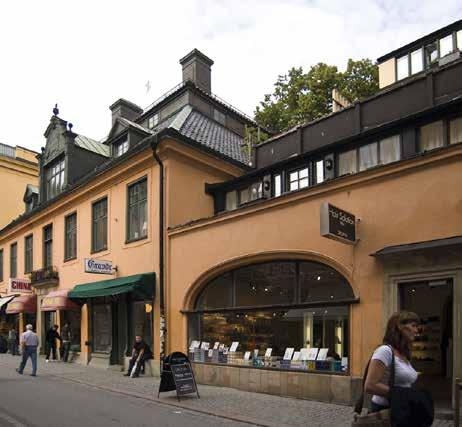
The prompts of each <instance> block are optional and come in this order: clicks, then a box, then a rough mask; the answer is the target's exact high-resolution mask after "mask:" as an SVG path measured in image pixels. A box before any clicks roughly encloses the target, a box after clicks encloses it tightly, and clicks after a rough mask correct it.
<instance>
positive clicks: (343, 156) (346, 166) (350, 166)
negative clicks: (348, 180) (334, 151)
mask: <svg viewBox="0 0 462 427" xmlns="http://www.w3.org/2000/svg"><path fill="white" fill-rule="evenodd" d="M338 163H339V166H338V174H339V176H342V175H346V174H349V173H356V172H357V165H356V150H350V151H346V152H345V153H340V154H339V156H338Z"/></svg>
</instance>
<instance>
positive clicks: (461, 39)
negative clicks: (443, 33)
mask: <svg viewBox="0 0 462 427" xmlns="http://www.w3.org/2000/svg"><path fill="white" fill-rule="evenodd" d="M457 49H459V50H460V51H462V30H460V31H457Z"/></svg>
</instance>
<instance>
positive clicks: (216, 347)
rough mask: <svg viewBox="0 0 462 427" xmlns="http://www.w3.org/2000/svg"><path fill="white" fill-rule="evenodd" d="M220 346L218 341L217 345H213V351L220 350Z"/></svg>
mask: <svg viewBox="0 0 462 427" xmlns="http://www.w3.org/2000/svg"><path fill="white" fill-rule="evenodd" d="M219 346H220V343H219V342H218V341H216V342H215V344H213V349H214V350H218V347H219Z"/></svg>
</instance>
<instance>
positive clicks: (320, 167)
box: [316, 160, 324, 184]
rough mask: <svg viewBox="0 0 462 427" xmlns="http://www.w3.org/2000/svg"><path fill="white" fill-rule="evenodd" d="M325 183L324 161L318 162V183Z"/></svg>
mask: <svg viewBox="0 0 462 427" xmlns="http://www.w3.org/2000/svg"><path fill="white" fill-rule="evenodd" d="M321 182H324V160H319V161H317V162H316V183H317V184H320V183H321Z"/></svg>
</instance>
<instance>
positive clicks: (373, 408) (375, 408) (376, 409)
mask: <svg viewBox="0 0 462 427" xmlns="http://www.w3.org/2000/svg"><path fill="white" fill-rule="evenodd" d="M389 408H390V407H389V406H383V405H379V404H378V403H375V402H371V412H379V411H383V410H384V409H389Z"/></svg>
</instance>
